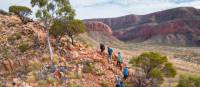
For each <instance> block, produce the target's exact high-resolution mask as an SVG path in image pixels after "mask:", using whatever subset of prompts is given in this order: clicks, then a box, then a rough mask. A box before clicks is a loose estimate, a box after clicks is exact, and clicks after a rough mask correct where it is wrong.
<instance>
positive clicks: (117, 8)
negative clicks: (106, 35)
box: [71, 0, 200, 19]
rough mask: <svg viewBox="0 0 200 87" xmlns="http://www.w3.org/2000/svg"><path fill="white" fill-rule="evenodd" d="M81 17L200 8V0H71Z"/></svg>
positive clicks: (78, 15) (115, 15)
mask: <svg viewBox="0 0 200 87" xmlns="http://www.w3.org/2000/svg"><path fill="white" fill-rule="evenodd" d="M71 1H72V2H73V3H76V4H73V3H72V5H73V6H74V7H75V8H76V11H77V17H78V18H81V19H88V18H102V17H117V16H122V15H127V14H139V15H143V14H148V13H152V12H156V11H161V10H166V9H170V8H175V7H195V8H199V9H200V0H84V1H81V0H71Z"/></svg>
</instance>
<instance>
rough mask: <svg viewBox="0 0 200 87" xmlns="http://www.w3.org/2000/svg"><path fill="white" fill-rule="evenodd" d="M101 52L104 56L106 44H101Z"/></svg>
mask: <svg viewBox="0 0 200 87" xmlns="http://www.w3.org/2000/svg"><path fill="white" fill-rule="evenodd" d="M100 50H101V54H103V52H104V50H105V46H104V44H102V43H101V44H100Z"/></svg>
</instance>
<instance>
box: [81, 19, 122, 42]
mask: <svg viewBox="0 0 200 87" xmlns="http://www.w3.org/2000/svg"><path fill="white" fill-rule="evenodd" d="M84 24H85V30H86V33H87V34H88V36H89V37H90V38H92V39H93V40H94V41H96V42H99V43H104V44H112V43H116V44H118V43H120V41H119V40H118V39H116V37H114V36H113V35H112V33H113V32H112V29H111V28H110V27H109V26H108V25H107V24H105V23H103V22H98V21H84Z"/></svg>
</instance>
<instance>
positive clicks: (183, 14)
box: [85, 7, 200, 46]
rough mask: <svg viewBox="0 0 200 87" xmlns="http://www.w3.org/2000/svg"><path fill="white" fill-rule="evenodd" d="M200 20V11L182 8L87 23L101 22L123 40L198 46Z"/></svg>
mask: <svg viewBox="0 0 200 87" xmlns="http://www.w3.org/2000/svg"><path fill="white" fill-rule="evenodd" d="M199 20H200V11H199V9H195V8H192V7H179V8H173V9H169V10H165V11H159V12H155V13H151V14H147V15H127V16H122V17H117V18H105V19H89V20H85V21H100V22H103V23H105V24H107V25H109V26H110V27H111V28H112V31H113V35H114V36H115V37H117V38H118V39H120V40H122V41H134V42H155V43H162V44H163V43H167V44H173V45H174V44H176V45H183V46H198V45H199V31H200V27H199V26H200V24H199Z"/></svg>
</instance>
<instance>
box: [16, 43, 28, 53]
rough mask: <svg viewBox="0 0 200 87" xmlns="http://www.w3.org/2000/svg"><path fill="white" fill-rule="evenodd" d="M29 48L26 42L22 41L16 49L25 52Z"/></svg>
mask: <svg viewBox="0 0 200 87" xmlns="http://www.w3.org/2000/svg"><path fill="white" fill-rule="evenodd" d="M29 48H30V46H29V44H28V43H22V44H20V45H19V47H18V49H19V50H20V52H26V51H27V50H28V49H29Z"/></svg>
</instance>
